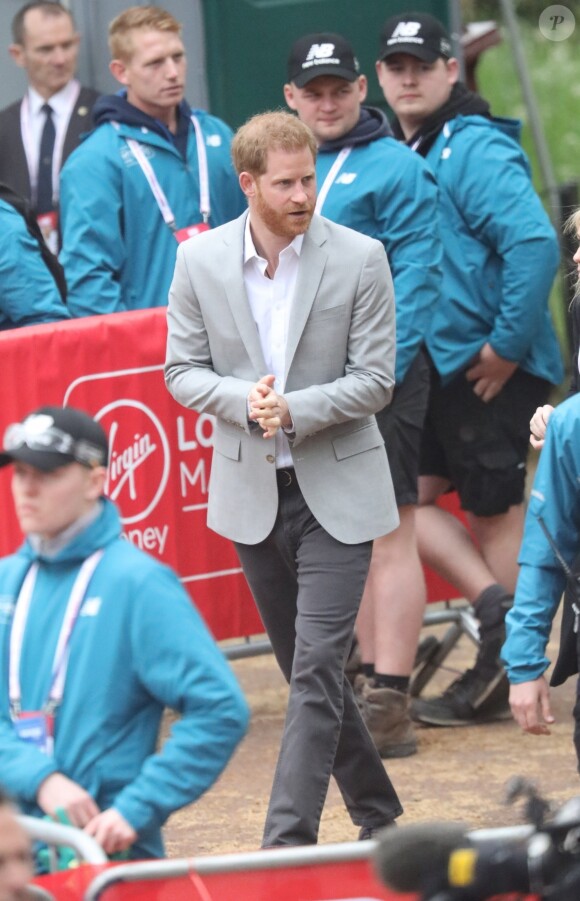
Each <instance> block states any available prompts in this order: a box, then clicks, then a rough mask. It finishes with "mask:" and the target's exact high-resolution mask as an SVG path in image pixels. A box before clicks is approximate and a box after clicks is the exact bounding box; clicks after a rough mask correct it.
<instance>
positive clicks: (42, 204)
mask: <svg viewBox="0 0 580 901" xmlns="http://www.w3.org/2000/svg"><path fill="white" fill-rule="evenodd" d="M42 111H43V113H45V115H46V119H45V120H44V128H43V129H42V135H41V138H40V154H39V157H38V185H37V191H36V210H37V212H38V213H49V212H50V211H51V210H53V209H54V203H53V199H52V155H53V152H54V139H55V137H56V130H55V127H54V122H53V121H52V107H51V106H50V105H49V104H48V103H45V104H43V106H42Z"/></svg>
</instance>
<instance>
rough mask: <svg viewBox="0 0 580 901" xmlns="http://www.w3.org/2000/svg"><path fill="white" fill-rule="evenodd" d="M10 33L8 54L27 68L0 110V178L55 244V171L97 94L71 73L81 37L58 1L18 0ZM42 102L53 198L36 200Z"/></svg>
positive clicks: (84, 126)
mask: <svg viewBox="0 0 580 901" xmlns="http://www.w3.org/2000/svg"><path fill="white" fill-rule="evenodd" d="M12 38H13V42H12V44H11V45H10V48H9V49H10V55H11V56H12V59H13V60H14V62H15V63H16V65H17V66H20V67H21V68H23V69H24V70H25V71H26V76H27V79H28V88H27V91H26V94H25V95H24V97H23V98H22V100H18V101H17V102H16V103H12V104H11V105H10V106H7V107H5V109H3V110H0V181H2V182H5V183H6V184H8V185H10V187H11V188H13V190H15V191H16V192H17V193H18V194H20V195H21V196H22V197H25V198H26V199H27V200H29V201H30V203H31V205H32V207H33V209H34V210H35V211H36V212H39V213H42V214H44V217H45V219H44V221H43V222H42V223H41V227H44V228H43V230H44V233H45V237H47V238H48V239H49V244H50V243H51V241H52V245H53V246H52V247H51V249H54V250H56V249H57V248H56V235H57V228H56V226H57V223H56V216H55V211H56V209H57V207H58V193H59V192H58V173H59V171H60V169H61V167H62V165H63V163H64V162H65V160H66V159H67V157H68V156H69V155H70V154H71V153H72V151H73V150H74V149H75V147H77V146H78V143H79V140H80V136H81V135H82V134H83V133H84V132H88V131H90V128H91V115H90V114H91V108H92V106H93V104H94V102H95V100H96V99H97V97H98V96H99V95H98V93H97V91H94V90H92V88H85V87H82V86H81V85H80V84H79V83H78V81H77V80H76V78H75V72H76V67H77V58H78V50H79V41H80V37H79V35H78V34H77V31H76V28H75V24H74V21H73V17H72V13H71V12H70V10H68V9H67V8H66V7H65V6H63V5H62V4H61V3H54V2H47V0H32V2H30V3H27V4H25V5H24V6H22V7H21V9H19V11H18V12H17V13H16V15H15V16H14V18H13V20H12ZM46 105H48V106H50V117H51V120H52V123H53V126H54V149H53V152H52V172H53V179H52V181H53V184H52V189H53V190H52V202H50V201H49V202H48V203H44V204H43V203H40V204H39V203H38V202H37V201H38V197H37V193H38V192H37V182H38V171H39V165H40V153H41V146H42V134H43V131H44V125H45V121H46V117H47V111H46V109H45V107H46ZM51 214H53V215H52V217H51ZM51 218H52V220H53V221H52V222H50V221H49V220H50V219H51Z"/></svg>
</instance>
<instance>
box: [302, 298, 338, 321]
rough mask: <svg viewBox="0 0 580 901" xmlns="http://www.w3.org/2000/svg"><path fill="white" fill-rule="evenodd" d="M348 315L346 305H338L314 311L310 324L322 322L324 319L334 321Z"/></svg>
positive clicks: (312, 311) (309, 319) (309, 318)
mask: <svg viewBox="0 0 580 901" xmlns="http://www.w3.org/2000/svg"><path fill="white" fill-rule="evenodd" d="M345 315H346V304H344V303H338V304H335V305H334V306H332V307H322V309H316V308H315V309H313V310H311V312H310V315H309V317H308V322H313V323H314V322H320V321H321V320H323V319H334V318H336V317H341V316H345Z"/></svg>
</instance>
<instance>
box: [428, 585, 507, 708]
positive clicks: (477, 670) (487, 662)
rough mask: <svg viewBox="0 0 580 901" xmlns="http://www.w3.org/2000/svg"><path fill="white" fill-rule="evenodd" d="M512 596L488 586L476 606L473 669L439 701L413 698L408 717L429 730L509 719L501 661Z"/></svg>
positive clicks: (505, 679)
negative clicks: (477, 627) (476, 625)
mask: <svg viewBox="0 0 580 901" xmlns="http://www.w3.org/2000/svg"><path fill="white" fill-rule="evenodd" d="M512 604H513V596H512V595H511V594H509V593H508V592H506V591H505V589H504V588H502V586H501V585H490V586H489V588H486V589H485V591H483V592H482V593H481V594H480V596H479V598H478V599H477V601H476V603H475V612H476V614H477V618H478V619H479V650H478V652H477V657H476V660H475V665H474V667H473V669H469V670H467V672H465V673H463V675H462V676H459V678H458V679H456V680H455V681H454V682H452V683H451V685H450V686H449V688H447V689H446V690H445V691H444V692H443V694H442V695H441V696H440V697H438V698H427V699H423V698H416V699H415V700H414V701H413V704H412V707H411V715H412V717H413V719H414V720H417V721H418V722H420V723H427V724H428V725H430V726H468V725H470V724H474V723H490V722H493V721H494V720H505V719H509V718H510V717H511V711H510V706H509V702H508V696H509V684H508V680H507V676H506V675H505V672H504V668H503V665H502V662H501V659H500V656H499V655H500V652H501V648H502V645H503V643H504V641H505V623H504V621H505V616H506V613H507V611H508V610H509V609H510V607H511V606H512Z"/></svg>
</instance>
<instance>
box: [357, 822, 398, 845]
mask: <svg viewBox="0 0 580 901" xmlns="http://www.w3.org/2000/svg"><path fill="white" fill-rule="evenodd" d="M396 825H397V821H396V820H389V822H388V823H383V825H382V826H361V827H360V832H359V834H358V840H359V842H368V841H370V840H371V839H374V838H376V837H377V835H379V834H380V833H381V832H382V831H383V829H390V828H391V826H396Z"/></svg>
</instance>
